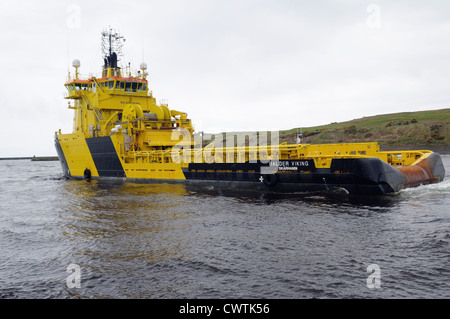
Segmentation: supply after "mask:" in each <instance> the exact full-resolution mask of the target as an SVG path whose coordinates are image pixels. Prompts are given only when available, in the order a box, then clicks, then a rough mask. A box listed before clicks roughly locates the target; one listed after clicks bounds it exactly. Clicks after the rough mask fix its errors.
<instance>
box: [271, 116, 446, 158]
mask: <svg viewBox="0 0 450 319" xmlns="http://www.w3.org/2000/svg"><path fill="white" fill-rule="evenodd" d="M449 124H450V108H448V109H441V110H432V111H420V112H404V113H393V114H382V115H376V116H370V117H363V118H360V119H355V120H352V121H347V122H340V123H331V124H328V125H322V126H316V127H306V128H301V129H300V128H298V129H297V128H294V129H291V130H286V131H281V132H280V140H281V142H287V143H294V142H295V137H296V133H297V131H298V132H300V131H301V132H302V133H303V139H302V143H307V144H323V143H357V142H378V143H379V144H380V146H381V149H385V150H391V149H399V148H402V147H403V148H405V149H411V148H417V147H420V148H422V149H423V148H424V147H426V149H431V150H438V151H441V152H442V153H444V152H445V153H448V151H449V150H450V125H449Z"/></svg>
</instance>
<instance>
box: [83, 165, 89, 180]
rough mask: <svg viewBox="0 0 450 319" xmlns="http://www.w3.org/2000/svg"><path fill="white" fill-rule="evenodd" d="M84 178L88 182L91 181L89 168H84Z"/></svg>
mask: <svg viewBox="0 0 450 319" xmlns="http://www.w3.org/2000/svg"><path fill="white" fill-rule="evenodd" d="M84 178H85V179H86V180H90V179H91V170H90V169H89V168H86V169H85V170H84Z"/></svg>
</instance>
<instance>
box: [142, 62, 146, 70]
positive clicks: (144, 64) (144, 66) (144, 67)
mask: <svg viewBox="0 0 450 319" xmlns="http://www.w3.org/2000/svg"><path fill="white" fill-rule="evenodd" d="M141 69H144V70H147V63H145V62H142V63H141Z"/></svg>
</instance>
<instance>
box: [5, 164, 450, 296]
mask: <svg viewBox="0 0 450 319" xmlns="http://www.w3.org/2000/svg"><path fill="white" fill-rule="evenodd" d="M443 161H444V165H445V167H446V171H447V176H446V180H444V182H442V183H440V184H435V185H428V186H420V187H418V188H415V189H409V190H405V191H401V192H400V193H398V194H394V195H389V196H383V197H349V196H348V195H346V194H344V193H340V192H329V193H297V194H285V195H276V194H270V193H257V192H246V193H245V192H242V191H231V190H229V191H220V190H217V189H215V188H208V189H191V188H187V187H186V186H184V185H180V184H177V185H169V184H159V185H145V184H112V183H104V182H97V181H91V182H87V181H73V180H66V179H64V178H62V171H61V166H60V164H59V162H31V161H29V160H17V161H0V181H1V182H0V252H1V254H0V297H1V298H8V299H12V298H32V299H35V298H36V299H37V298H153V299H160V298H163V299H172V298H183V299H184V298H220V299H224V298H275V299H276V298H289V299H291V298H295V299H301V298H450V209H449V208H450V181H449V180H450V179H449V177H450V157H449V156H443ZM72 264H75V265H77V266H78V267H79V271H78V272H72V270H71V269H69V272H68V267H69V265H72ZM373 264H375V265H378V267H379V272H376V273H375V274H371V272H368V266H369V265H373ZM70 267H72V266H70ZM70 267H69V268H70ZM78 275H79V276H78ZM375 275H376V278H375V279H373V278H371V279H370V280H369V283H368V277H369V276H375ZM73 276H76V279H74V278H75V277H73ZM69 277H70V279H69V280H68V278H69ZM78 279H79V281H77V280H78ZM76 283H79V288H78V286H77V285H76ZM374 283H379V288H377V287H373V284H374ZM369 284H372V287H373V288H369Z"/></svg>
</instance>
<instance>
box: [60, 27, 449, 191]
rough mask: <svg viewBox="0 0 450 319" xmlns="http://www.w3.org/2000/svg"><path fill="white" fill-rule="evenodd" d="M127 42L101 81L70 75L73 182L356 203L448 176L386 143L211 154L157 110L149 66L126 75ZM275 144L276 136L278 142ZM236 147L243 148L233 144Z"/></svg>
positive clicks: (108, 39) (182, 123) (107, 54)
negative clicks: (327, 194) (309, 194)
mask: <svg viewBox="0 0 450 319" xmlns="http://www.w3.org/2000/svg"><path fill="white" fill-rule="evenodd" d="M123 41H124V38H123V36H121V35H120V34H119V33H117V32H115V31H113V30H112V29H108V30H105V31H103V32H102V49H103V55H104V64H103V68H102V71H101V74H100V75H97V76H95V75H90V76H87V77H82V76H80V74H79V67H80V61H79V60H74V61H73V67H74V68H75V74H74V75H71V74H70V72H69V75H68V79H67V81H66V83H65V87H66V89H67V92H66V94H65V99H68V100H70V101H69V109H72V110H73V111H74V116H73V131H72V133H68V134H63V133H61V130H59V131H58V132H56V133H55V138H54V140H55V147H56V150H57V153H58V157H59V160H60V163H61V166H62V169H63V173H64V175H65V176H66V177H68V178H74V179H87V180H90V179H108V180H119V181H130V182H146V183H153V182H155V183H160V182H163V183H164V182H165V183H178V182H180V183H187V184H194V185H213V186H219V187H221V186H223V187H238V188H239V187H243V188H248V187H250V188H256V189H267V190H273V191H283V192H285V191H294V192H296V191H309V190H323V189H330V188H336V187H337V188H343V189H345V190H346V191H347V192H348V193H351V194H385V193H392V192H397V191H399V190H401V189H404V188H408V187H415V186H419V185H422V184H430V183H437V182H440V181H442V180H443V179H444V175H445V170H444V167H443V164H442V161H441V158H440V156H439V154H437V153H434V152H432V151H428V150H414V151H395V152H382V151H380V147H379V145H378V143H347V144H321V145H311V144H287V143H282V144H279V143H277V139H275V138H272V137H274V136H275V137H276V134H274V133H273V132H272V134H271V138H270V141H271V143H270V145H269V143H267V140H268V134H267V135H266V136H265V138H261V137H263V135H264V134H258V135H256V139H252V141H255V140H256V141H257V142H256V143H253V142H251V141H250V138H249V139H248V141H247V140H245V143H241V144H240V145H238V144H234V142H235V138H234V137H232V138H227V140H226V143H225V144H226V145H225V146H224V141H223V140H221V139H220V137H223V134H217V135H215V136H214V140H213V141H211V142H210V143H208V144H206V145H204V144H205V141H204V140H203V139H202V135H201V134H194V128H193V126H192V123H191V120H190V119H189V118H188V117H187V114H186V113H184V112H181V111H176V110H172V109H170V108H169V107H168V104H167V103H165V102H162V103H157V102H156V99H155V98H154V97H153V93H152V91H151V90H149V86H148V80H147V75H148V74H147V65H146V64H145V63H142V64H141V65H140V70H138V71H136V72H132V70H131V67H130V65H128V66H126V67H125V68H123V67H119V66H118V61H119V59H118V58H119V56H121V48H122V45H123ZM272 135H273V136H272ZM230 140H232V142H233V143H230V142H229V141H230Z"/></svg>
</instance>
